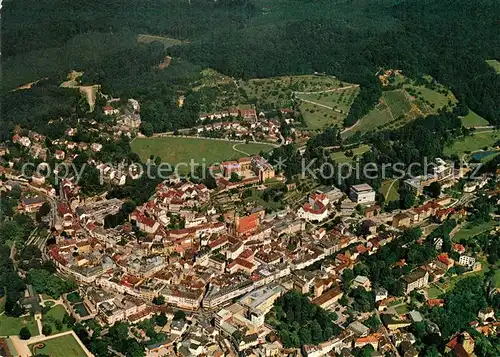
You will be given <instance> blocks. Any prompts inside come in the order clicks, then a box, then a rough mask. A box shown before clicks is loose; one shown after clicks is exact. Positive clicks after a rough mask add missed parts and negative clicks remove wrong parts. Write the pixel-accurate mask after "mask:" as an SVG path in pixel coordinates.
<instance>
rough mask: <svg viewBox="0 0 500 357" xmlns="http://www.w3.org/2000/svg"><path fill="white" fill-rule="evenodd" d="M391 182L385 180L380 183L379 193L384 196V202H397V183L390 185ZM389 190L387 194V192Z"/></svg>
mask: <svg viewBox="0 0 500 357" xmlns="http://www.w3.org/2000/svg"><path fill="white" fill-rule="evenodd" d="M392 182H393V180H387V181H384V182H382V185H381V186H380V189H379V192H380V193H381V194H383V195H384V197H385V198H386V201H387V202H389V201H398V200H399V193H398V190H399V181H396V182H395V183H394V185H392V187H391V184H392ZM389 188H391V190H390V191H389V192H387V191H388V190H389Z"/></svg>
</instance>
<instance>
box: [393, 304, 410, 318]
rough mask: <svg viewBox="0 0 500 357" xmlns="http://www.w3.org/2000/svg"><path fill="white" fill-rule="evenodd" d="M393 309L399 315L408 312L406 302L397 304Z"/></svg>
mask: <svg viewBox="0 0 500 357" xmlns="http://www.w3.org/2000/svg"><path fill="white" fill-rule="evenodd" d="M394 310H396V312H397V313H398V314H400V315H402V314H406V313H407V312H408V306H407V305H406V304H403V305H399V306H397V307H395V308H394Z"/></svg>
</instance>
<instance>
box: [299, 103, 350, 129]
mask: <svg viewBox="0 0 500 357" xmlns="http://www.w3.org/2000/svg"><path fill="white" fill-rule="evenodd" d="M300 112H301V113H302V116H303V117H304V120H305V121H306V123H307V129H309V130H320V129H323V128H325V127H327V126H331V125H339V126H342V123H343V122H344V117H345V116H344V115H343V114H341V113H338V112H336V111H334V110H331V109H328V108H323V107H320V106H317V105H314V104H311V103H307V102H302V103H300Z"/></svg>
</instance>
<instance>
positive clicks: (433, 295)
mask: <svg viewBox="0 0 500 357" xmlns="http://www.w3.org/2000/svg"><path fill="white" fill-rule="evenodd" d="M441 294H443V291H441V290H440V289H438V288H437V287H436V286H434V285H430V286H429V288H427V295H428V296H429V299H437V298H439V296H441Z"/></svg>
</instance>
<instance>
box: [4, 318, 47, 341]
mask: <svg viewBox="0 0 500 357" xmlns="http://www.w3.org/2000/svg"><path fill="white" fill-rule="evenodd" d="M24 326H26V327H28V329H29V330H30V332H31V336H37V335H38V328H37V326H36V323H35V320H34V318H33V317H32V316H23V317H10V316H7V315H5V314H3V315H0V336H11V335H16V336H17V335H18V334H19V330H21V327H24Z"/></svg>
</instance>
